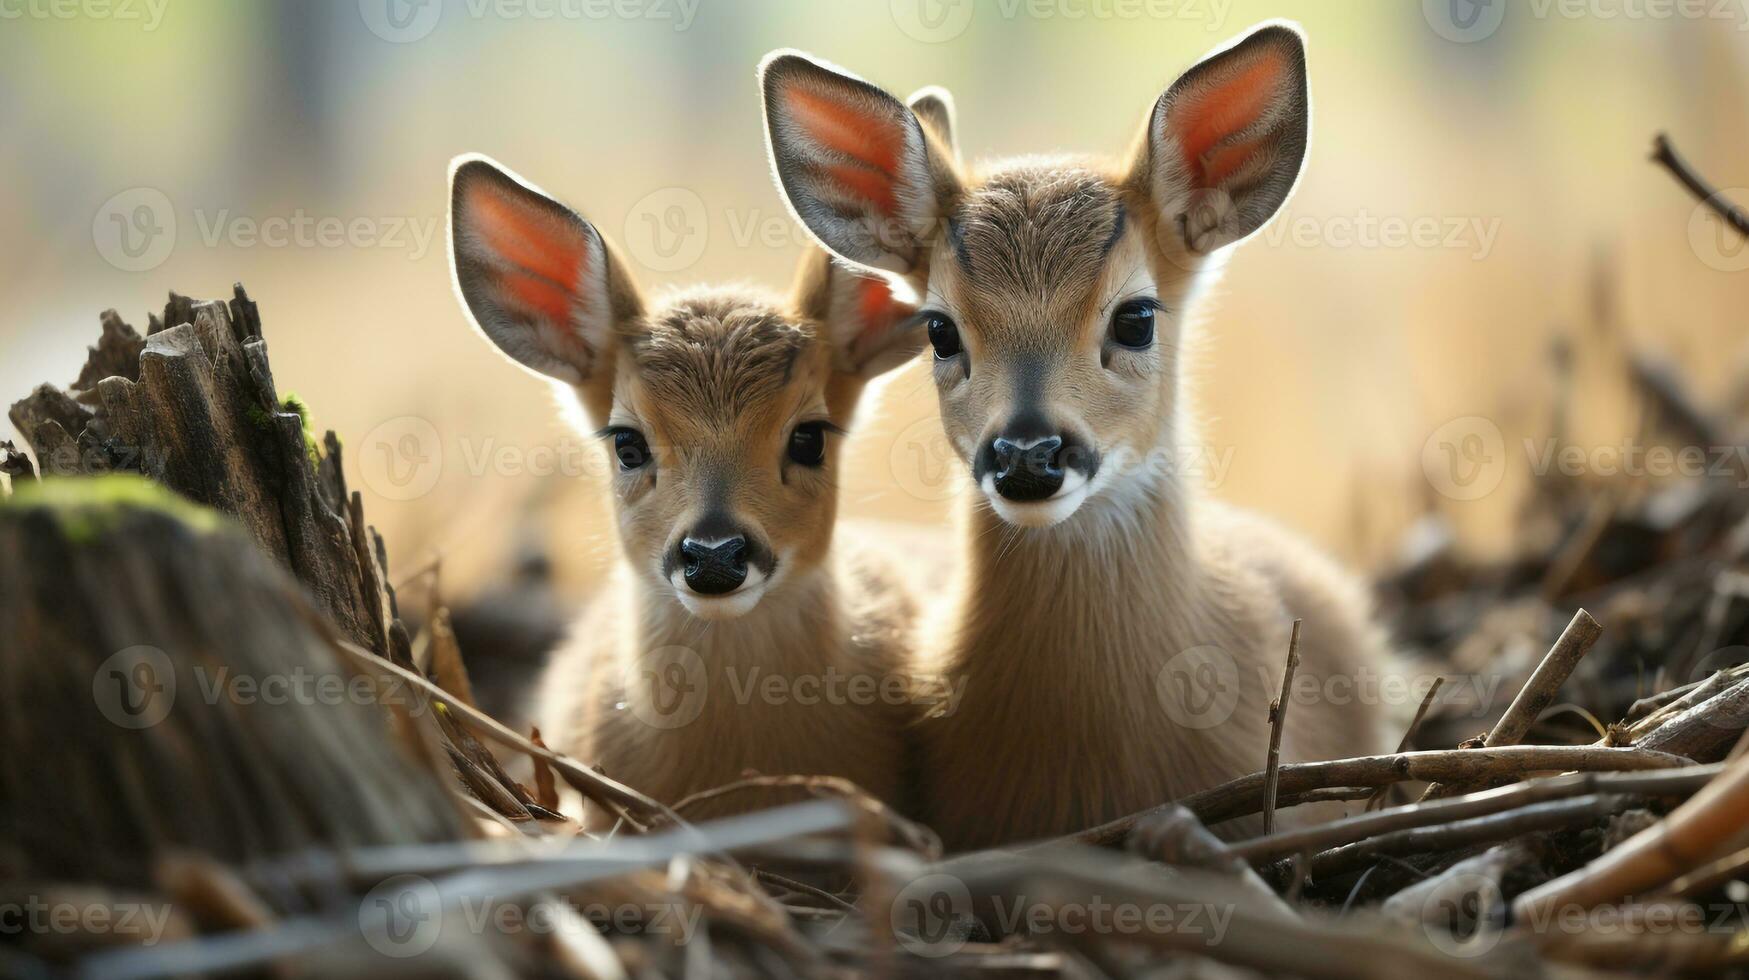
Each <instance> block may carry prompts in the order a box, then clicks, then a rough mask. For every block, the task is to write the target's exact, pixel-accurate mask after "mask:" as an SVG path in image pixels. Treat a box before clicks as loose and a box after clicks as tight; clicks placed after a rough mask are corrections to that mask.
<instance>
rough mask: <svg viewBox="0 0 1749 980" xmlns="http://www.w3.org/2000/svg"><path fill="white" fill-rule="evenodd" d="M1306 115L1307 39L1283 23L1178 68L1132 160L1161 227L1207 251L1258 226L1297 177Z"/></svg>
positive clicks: (1308, 114)
mask: <svg viewBox="0 0 1749 980" xmlns="http://www.w3.org/2000/svg"><path fill="white" fill-rule="evenodd" d="M1310 117H1311V102H1310V100H1309V98H1308V96H1307V94H1306V49H1305V43H1304V41H1303V40H1302V39H1301V37H1300V35H1299V32H1298V31H1296V30H1294V29H1293V28H1292V27H1289V26H1287V25H1285V24H1271V25H1269V26H1266V27H1263V28H1260V29H1258V30H1256V31H1253V32H1252V33H1251V34H1249V35H1247V36H1246V37H1244V38H1243V39H1242V40H1240V41H1238V42H1237V43H1235V44H1232V45H1230V46H1229V47H1227V48H1224V49H1222V50H1220V51H1217V52H1215V53H1214V54H1211V55H1209V56H1208V57H1207V58H1204V59H1203V60H1202V61H1201V62H1199V63H1198V64H1197V65H1196V66H1195V67H1193V68H1191V69H1190V70H1189V71H1187V72H1185V73H1184V74H1183V75H1182V76H1181V77H1180V78H1179V79H1178V81H1176V82H1173V83H1172V87H1171V88H1168V89H1167V90H1166V92H1165V94H1163V95H1161V96H1160V100H1159V101H1158V102H1156V103H1155V104H1154V111H1153V113H1152V114H1151V115H1150V116H1149V117H1148V130H1147V134H1146V137H1145V139H1144V140H1143V147H1144V150H1143V153H1142V156H1141V160H1140V163H1139V164H1138V166H1140V167H1143V168H1145V169H1146V171H1147V172H1146V174H1145V175H1144V176H1145V178H1146V180H1147V184H1148V187H1149V190H1150V193H1151V194H1152V195H1153V198H1154V201H1155V203H1156V204H1157V205H1158V207H1159V208H1160V211H1161V215H1160V217H1161V220H1163V221H1164V222H1166V227H1165V228H1164V229H1162V234H1166V233H1167V229H1170V230H1171V232H1172V233H1174V234H1177V235H1179V236H1181V237H1182V239H1183V242H1184V245H1185V247H1186V248H1188V249H1189V250H1190V251H1191V252H1193V253H1196V254H1207V253H1209V252H1212V251H1214V250H1215V249H1217V248H1220V247H1222V246H1224V245H1229V244H1232V243H1233V242H1236V241H1238V240H1240V239H1242V238H1244V237H1245V236H1247V235H1249V234H1251V233H1252V232H1254V231H1256V230H1257V229H1258V228H1261V227H1262V226H1263V224H1264V223H1265V222H1267V221H1268V220H1269V219H1270V217H1271V216H1272V215H1274V214H1275V212H1276V211H1277V210H1278V209H1279V208H1280V207H1281V206H1282V204H1283V202H1285V201H1286V200H1287V198H1288V194H1289V193H1291V192H1292V191H1293V187H1294V183H1295V181H1296V180H1298V179H1299V174H1300V168H1301V166H1302V164H1303V163H1304V161H1305V156H1306V133H1307V129H1308V127H1309V125H1310Z"/></svg>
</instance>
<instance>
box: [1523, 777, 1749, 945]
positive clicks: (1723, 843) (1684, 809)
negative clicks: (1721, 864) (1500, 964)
mask: <svg viewBox="0 0 1749 980" xmlns="http://www.w3.org/2000/svg"><path fill="white" fill-rule="evenodd" d="M1745 813H1749V757H1746V758H1742V759H1738V760H1737V761H1735V762H1733V763H1731V765H1730V766H1729V767H1728V768H1727V769H1726V770H1725V771H1724V772H1723V773H1720V774H1719V776H1718V778H1716V779H1714V780H1713V781H1712V782H1711V783H1708V784H1707V786H1706V787H1705V788H1704V789H1702V790H1701V791H1700V792H1698V793H1696V794H1695V795H1694V796H1693V797H1692V798H1690V799H1689V800H1688V802H1686V803H1684V804H1682V805H1681V806H1679V807H1677V808H1676V809H1675V810H1672V811H1671V812H1670V815H1669V816H1667V817H1665V818H1664V819H1663V820H1660V821H1659V822H1657V823H1656V824H1653V825H1652V826H1651V827H1648V828H1647V829H1645V830H1643V831H1641V832H1640V833H1638V834H1635V835H1634V836H1633V837H1631V838H1629V839H1628V840H1627V841H1626V842H1625V843H1623V844H1621V845H1619V846H1617V847H1616V848H1615V849H1613V850H1610V851H1607V852H1605V853H1604V854H1603V856H1602V857H1600V858H1598V859H1597V860H1595V861H1593V862H1591V863H1590V864H1588V865H1586V866H1585V867H1583V868H1580V869H1579V870H1577V871H1574V872H1571V873H1569V874H1566V875H1563V876H1562V877H1560V878H1556V879H1555V880H1554V881H1550V882H1547V883H1545V884H1543V885H1540V886H1538V887H1536V888H1533V889H1531V890H1530V891H1527V892H1525V893H1524V894H1522V895H1520V896H1518V899H1517V901H1515V902H1513V904H1512V910H1513V914H1514V915H1515V916H1518V917H1520V918H1523V917H1525V916H1533V915H1547V914H1548V913H1550V912H1554V911H1559V910H1561V909H1564V908H1567V907H1570V906H1571V907H1578V908H1580V909H1590V908H1591V907H1593V906H1595V905H1597V904H1599V903H1602V902H1612V901H1615V900H1617V899H1620V898H1622V897H1623V896H1626V895H1636V894H1642V893H1644V892H1646V891H1649V890H1650V889H1653V888H1656V887H1658V886H1660V885H1663V884H1665V883H1667V882H1669V881H1670V880H1671V879H1673V878H1675V877H1676V876H1678V875H1680V874H1682V873H1683V872H1685V871H1689V870H1691V869H1693V868H1694V867H1696V866H1697V865H1699V864H1700V863H1701V862H1703V861H1707V860H1709V859H1711V858H1712V857H1714V856H1715V855H1716V854H1717V853H1718V852H1719V851H1720V850H1722V849H1723V848H1725V847H1727V846H1729V845H1730V844H1731V843H1732V842H1734V841H1736V840H1737V839H1738V838H1739V837H1740V836H1741V835H1742V833H1743V815H1744V814H1745Z"/></svg>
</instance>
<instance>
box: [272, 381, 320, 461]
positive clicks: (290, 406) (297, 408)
mask: <svg viewBox="0 0 1749 980" xmlns="http://www.w3.org/2000/svg"><path fill="white" fill-rule="evenodd" d="M279 407H280V408H283V409H285V410H286V411H288V412H291V413H292V414H294V415H296V416H297V417H298V423H299V424H300V425H301V426H302V427H303V430H304V455H306V456H308V457H310V465H312V466H314V465H316V464H318V463H320V462H321V461H322V440H321V439H318V438H317V437H316V427H315V426H314V425H313V424H311V422H310V405H309V403H308V402H306V401H304V400H303V398H301V397H299V396H298V394H297V392H295V391H288V392H286V393H285V397H284V398H281V399H280V400H279Z"/></svg>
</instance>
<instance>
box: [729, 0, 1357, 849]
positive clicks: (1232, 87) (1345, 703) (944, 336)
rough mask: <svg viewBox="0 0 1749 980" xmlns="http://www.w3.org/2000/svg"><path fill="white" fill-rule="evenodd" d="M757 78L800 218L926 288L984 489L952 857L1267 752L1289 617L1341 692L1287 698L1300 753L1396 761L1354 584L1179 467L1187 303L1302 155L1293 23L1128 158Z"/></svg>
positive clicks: (940, 796) (961, 425) (1324, 684)
mask: <svg viewBox="0 0 1749 980" xmlns="http://www.w3.org/2000/svg"><path fill="white" fill-rule="evenodd" d="M760 84H761V88H762V91H763V95H764V101H765V115H766V130H767V140H768V143H767V148H768V150H769V153H770V156H771V160H772V166H773V169H774V171H775V174H776V177H777V182H778V185H779V187H780V189H781V191H782V193H783V195H784V196H785V198H786V199H787V201H788V202H789V205H790V207H791V209H792V210H793V211H794V213H795V215H796V217H797V218H798V219H799V220H800V221H801V222H802V223H803V224H804V225H805V226H806V227H807V228H808V229H809V230H810V231H811V233H812V234H813V236H814V237H815V238H816V239H817V240H818V241H819V242H820V243H822V244H823V245H825V246H826V247H827V248H828V249H830V250H831V251H833V252H834V253H836V254H837V255H839V256H840V257H842V258H843V259H845V260H846V261H848V262H851V263H853V264H855V265H857V266H860V267H862V268H865V269H869V270H871V271H876V272H880V273H884V274H888V275H890V276H893V277H896V278H899V279H902V280H904V281H906V282H907V283H909V285H910V286H911V287H912V288H913V289H915V290H916V292H917V295H919V296H921V297H923V302H922V309H921V311H920V312H919V313H918V318H919V319H920V320H921V321H923V322H924V324H925V325H926V327H927V332H928V336H929V340H930V343H931V345H932V346H933V347H934V350H935V355H934V366H933V367H934V378H935V382H936V386H937V389H938V394H939V398H940V404H941V416H942V423H943V426H944V428H945V429H946V435H947V438H948V441H949V443H950V444H951V445H952V447H953V450H954V452H955V453H956V454H957V455H958V456H959V457H960V459H961V460H962V461H963V462H964V463H965V464H966V465H967V466H968V468H969V470H970V475H971V478H972V481H973V483H974V484H976V487H977V490H976V491H975V492H972V493H970V494H969V496H970V497H971V498H972V506H971V507H970V508H969V511H970V513H969V515H968V518H967V520H966V522H965V523H966V525H967V526H966V528H965V532H966V544H965V554H964V558H963V567H962V569H961V570H960V581H959V583H958V585H957V590H956V593H955V595H954V596H953V598H952V602H951V608H949V609H948V610H946V612H945V613H944V618H945V621H944V622H943V623H941V624H940V625H941V628H940V629H939V630H938V631H936V630H932V631H930V633H931V635H932V636H935V637H936V640H935V641H934V642H933V643H932V648H931V649H930V650H929V651H928V652H927V654H926V655H925V656H926V658H927V659H928V660H929V661H930V662H929V664H928V666H927V668H926V669H929V670H931V671H940V672H945V673H946V674H948V675H950V676H953V677H955V679H956V682H957V683H963V685H964V691H963V694H962V695H961V700H960V703H959V706H958V709H957V710H956V711H955V712H954V713H953V714H952V715H950V716H947V717H944V718H937V719H931V720H930V721H929V722H928V723H927V724H925V725H924V726H923V730H922V732H921V734H920V738H921V739H922V742H923V744H922V746H921V753H922V758H921V763H920V765H921V779H922V787H921V793H922V797H923V799H922V815H923V817H924V819H925V820H926V821H927V822H929V823H930V824H931V825H932V826H934V828H935V829H936V830H937V831H938V832H940V833H941V834H942V836H943V838H944V840H945V841H946V842H947V843H948V844H949V845H950V846H954V847H958V848H968V847H977V846H987V845H994V844H1001V843H1004V842H1009V841H1014V840H1017V839H1027V838H1037V837H1043V836H1048V835H1057V834H1064V833H1069V832H1073V831H1076V830H1079V829H1082V828H1085V827H1088V826H1091V825H1095V824H1098V823H1102V822H1104V821H1107V820H1110V819H1114V818H1116V817H1119V816H1122V815H1124V814H1126V813H1131V812H1134V811H1137V810H1141V809H1144V808H1146V807H1149V806H1153V805H1156V804H1159V803H1162V802H1164V801H1167V800H1171V799H1175V798H1178V797H1181V796H1183V795H1185V794H1186V793H1190V792H1194V791H1196V790H1199V789H1204V788H1207V787H1209V786H1212V785H1215V784H1217V783H1219V782H1222V781H1224V780H1226V779H1229V778H1232V777H1236V776H1239V775H1243V774H1245V773H1248V772H1253V771H1256V770H1258V769H1261V768H1263V765H1264V762H1265V755H1266V749H1267V744H1268V740H1269V732H1270V721H1269V717H1268V715H1269V709H1268V706H1269V703H1270V701H1271V699H1272V698H1274V697H1275V696H1276V695H1277V694H1278V693H1279V687H1280V683H1281V672H1282V668H1283V665H1284V663H1285V660H1286V653H1287V647H1288V634H1289V630H1290V626H1291V623H1292V621H1293V619H1294V618H1295V617H1301V618H1303V619H1304V621H1305V624H1304V641H1303V642H1302V644H1301V647H1300V649H1301V655H1302V666H1301V667H1300V669H1299V672H1298V675H1297V677H1298V681H1299V682H1301V683H1298V684H1296V689H1297V690H1304V689H1306V687H1307V686H1308V685H1312V684H1314V683H1315V684H1316V685H1317V690H1318V691H1319V692H1325V693H1329V694H1331V696H1329V697H1317V698H1308V697H1306V696H1305V695H1301V696H1300V697H1298V698H1295V699H1294V700H1293V703H1292V704H1291V710H1290V711H1289V712H1288V714H1287V718H1286V724H1285V729H1284V748H1283V758H1284V759H1286V760H1289V761H1292V760H1294V759H1301V760H1305V759H1314V758H1328V757H1340V756H1350V755H1362V754H1366V753H1369V752H1373V751H1376V750H1378V749H1379V748H1380V746H1381V745H1382V736H1383V734H1384V725H1383V722H1384V720H1385V719H1384V718H1383V714H1384V713H1383V712H1382V710H1381V709H1380V707H1379V705H1377V704H1376V703H1362V702H1363V701H1367V700H1369V699H1367V698H1366V697H1364V696H1363V695H1361V694H1360V693H1359V692H1356V691H1355V690H1354V684H1353V682H1354V681H1355V680H1357V679H1358V677H1359V676H1360V675H1362V674H1364V673H1365V672H1366V671H1368V670H1370V669H1373V667H1374V666H1375V665H1377V666H1382V664H1383V662H1384V659H1385V656H1386V650H1385V642H1384V638H1383V635H1382V631H1380V630H1379V629H1378V628H1377V627H1376V626H1374V625H1373V624H1372V621H1371V618H1370V612H1369V610H1368V608H1367V602H1366V600H1365V598H1364V594H1363V592H1362V591H1361V589H1360V588H1359V587H1358V585H1357V584H1356V583H1355V582H1354V581H1353V580H1351V579H1350V578H1349V577H1347V575H1346V574H1344V573H1343V572H1342V571H1340V570H1339V569H1338V568H1336V567H1335V566H1334V565H1333V564H1332V563H1331V562H1329V561H1328V560H1327V559H1325V558H1324V557H1323V556H1321V555H1320V554H1318V553H1317V552H1315V551H1314V550H1313V549H1312V548H1311V547H1310V546H1309V545H1308V544H1305V543H1303V542H1302V541H1300V540H1299V539H1297V538H1295V537H1293V536H1292V535H1290V534H1288V533H1286V532H1284V531H1282V530H1280V529H1278V528H1277V527H1275V526H1274V525H1272V524H1270V523H1266V522H1265V521H1263V520H1261V519H1259V518H1257V517H1254V516H1251V515H1249V514H1246V513H1243V512H1240V511H1237V510H1234V509H1231V508H1229V507H1226V506H1223V505H1221V504H1219V503H1217V502H1215V501H1212V500H1206V499H1202V497H1201V496H1200V495H1199V494H1198V493H1197V489H1198V488H1196V487H1194V486H1193V485H1191V483H1190V481H1189V480H1187V479H1186V478H1185V477H1184V475H1183V474H1182V473H1181V472H1179V470H1180V468H1179V467H1176V466H1174V465H1171V464H1172V462H1173V461H1175V460H1177V459H1178V458H1179V456H1178V455H1177V454H1178V453H1179V452H1180V451H1181V450H1182V449H1184V448H1185V447H1194V445H1195V440H1196V435H1195V432H1194V428H1193V426H1192V423H1191V407H1190V406H1189V404H1188V398H1187V393H1186V390H1185V382H1184V380H1183V377H1182V375H1183V372H1184V365H1183V355H1182V352H1183V350H1184V348H1185V346H1186V333H1187V331H1186V328H1185V325H1184V313H1185V309H1186V307H1187V305H1188V303H1189V302H1190V301H1191V299H1192V298H1193V296H1194V294H1195V291H1196V287H1197V286H1198V285H1199V284H1200V282H1201V281H1202V280H1205V279H1206V278H1207V276H1206V275H1205V273H1208V272H1212V271H1213V270H1214V269H1215V262H1214V259H1215V257H1216V256H1215V254H1214V253H1216V252H1217V250H1219V249H1221V248H1223V247H1224V246H1227V245H1230V244H1233V243H1235V242H1237V241H1239V240H1240V239H1242V238H1245V237H1246V236H1248V235H1249V234H1251V233H1252V232H1253V231H1256V230H1257V229H1258V228H1259V227H1260V226H1262V225H1263V224H1264V222H1265V221H1267V220H1268V219H1269V218H1270V217H1271V216H1272V215H1273V214H1274V213H1275V211H1276V210H1277V209H1278V208H1280V207H1281V205H1282V203H1283V202H1284V201H1285V200H1286V199H1287V197H1288V194H1289V192H1290V191H1291V190H1292V188H1293V186H1294V184H1295V182H1296V181H1297V179H1298V176H1299V172H1300V169H1301V165H1302V160H1303V158H1304V156H1305V150H1306V140H1307V130H1308V123H1309V118H1308V117H1309V109H1310V103H1309V101H1308V98H1307V90H1306V67H1305V49H1304V46H1303V43H1302V40H1301V38H1300V35H1299V33H1298V32H1297V31H1296V30H1295V29H1293V28H1292V27H1289V26H1286V25H1282V24H1273V25H1267V26H1263V27H1261V28H1260V29H1257V30H1255V31H1254V32H1253V33H1251V34H1250V35H1249V36H1247V37H1245V38H1244V39H1242V40H1240V41H1238V42H1237V43H1234V44H1231V45H1230V46H1228V47H1226V48H1224V49H1222V50H1218V51H1216V52H1215V53H1213V54H1211V55H1210V56H1208V57H1207V58H1205V59H1204V60H1203V61H1201V62H1200V63H1198V64H1197V65H1195V66H1194V67H1192V68H1191V69H1190V70H1189V71H1187V72H1185V73H1184V74H1183V75H1182V76H1181V77H1180V78H1179V79H1178V80H1177V81H1176V82H1174V83H1173V84H1172V85H1171V86H1170V87H1169V88H1168V89H1167V90H1166V91H1165V93H1164V94H1162V95H1161V96H1160V98H1159V99H1158V101H1157V102H1156V103H1155V105H1154V107H1153V109H1152V111H1151V112H1150V113H1149V114H1148V116H1147V119H1146V122H1145V128H1144V130H1143V132H1142V134H1141V136H1140V138H1139V139H1138V141H1137V143H1136V146H1135V149H1134V150H1133V151H1132V152H1131V154H1130V155H1129V158H1128V160H1127V162H1125V163H1123V164H1121V165H1118V166H1115V167H1113V166H1106V165H1102V164H1098V163H1090V162H1084V161H1081V160H1078V159H1062V158H1023V159H1019V160H1014V161H1008V162H1002V163H997V164H994V165H989V166H985V167H982V168H980V169H979V170H978V171H977V172H975V173H968V172H964V171H962V170H961V168H960V167H959V166H958V165H957V163H956V161H955V159H954V154H953V153H952V152H951V150H950V148H949V146H948V145H947V141H946V140H944V139H943V138H942V134H941V133H940V132H939V131H936V130H935V129H933V128H927V127H924V126H920V125H919V124H918V123H917V121H916V120H915V119H913V118H912V114H910V113H907V112H906V111H905V106H903V105H902V104H900V103H899V102H898V101H897V100H895V99H894V98H893V97H892V96H890V95H888V94H887V93H886V92H884V91H882V90H881V89H879V88H877V87H875V86H873V85H871V84H869V83H868V82H865V81H862V80H861V79H858V78H855V77H852V76H850V75H847V74H845V73H844V72H842V71H840V70H837V69H835V68H832V67H829V66H827V65H824V64H822V63H819V62H817V61H814V60H812V59H810V58H809V57H807V56H805V55H802V54H799V53H796V52H790V51H779V52H774V53H773V54H771V55H770V56H768V57H767V58H766V59H765V61H764V62H763V63H762V65H761V68H760ZM1344 692H1346V694H1345V693H1344ZM1370 700H1373V701H1376V699H1370ZM1307 701H1311V702H1312V703H1307ZM1350 702H1352V703H1350ZM1300 819H1303V817H1302V818H1300ZM1253 827H1254V822H1246V821H1236V822H1234V823H1233V824H1229V825H1226V826H1224V827H1222V828H1220V831H1221V832H1222V833H1223V834H1225V835H1228V836H1231V835H1234V834H1238V833H1244V832H1247V831H1249V830H1251V829H1253Z"/></svg>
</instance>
